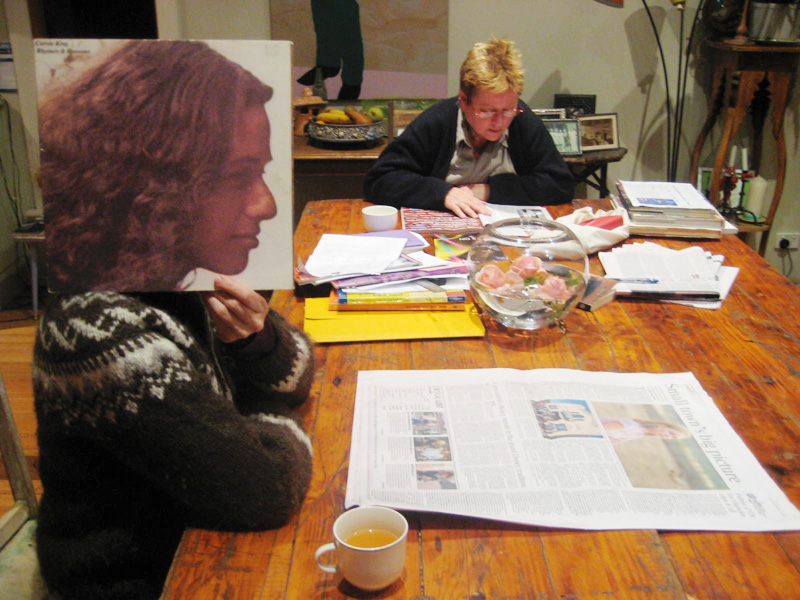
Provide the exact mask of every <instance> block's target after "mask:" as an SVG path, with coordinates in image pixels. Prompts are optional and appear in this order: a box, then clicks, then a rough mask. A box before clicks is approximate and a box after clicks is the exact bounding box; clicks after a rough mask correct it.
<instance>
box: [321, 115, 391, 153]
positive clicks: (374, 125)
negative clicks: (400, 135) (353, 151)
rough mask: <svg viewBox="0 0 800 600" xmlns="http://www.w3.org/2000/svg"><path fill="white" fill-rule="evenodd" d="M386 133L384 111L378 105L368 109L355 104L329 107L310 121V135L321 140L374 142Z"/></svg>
mask: <svg viewBox="0 0 800 600" xmlns="http://www.w3.org/2000/svg"><path fill="white" fill-rule="evenodd" d="M384 135H386V126H385V124H384V118H383V111H382V110H381V109H380V108H379V107H377V106H373V107H371V108H370V109H369V110H368V111H364V110H361V109H360V108H356V107H354V106H346V107H345V108H335V107H328V108H326V109H325V110H323V111H322V112H320V113H319V114H318V115H316V116H315V117H314V118H313V119H311V120H310V121H309V122H308V137H310V138H311V139H312V140H317V141H320V142H336V143H353V142H367V143H373V144H374V143H376V142H377V141H378V139H379V138H381V137H382V136H384Z"/></svg>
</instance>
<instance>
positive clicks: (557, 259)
mask: <svg viewBox="0 0 800 600" xmlns="http://www.w3.org/2000/svg"><path fill="white" fill-rule="evenodd" d="M467 260H468V263H469V283H470V288H471V289H472V296H473V299H474V302H475V304H477V305H478V307H479V308H480V309H481V310H482V311H483V312H484V313H486V314H488V315H489V316H490V317H491V318H492V319H494V320H495V321H497V322H498V323H500V324H502V325H505V326H506V327H511V328H514V329H529V330H530V329H540V328H542V327H548V326H555V325H561V320H562V319H563V318H564V317H565V316H566V315H567V314H568V313H569V312H570V311H571V310H572V309H573V308H575V305H576V304H577V303H578V301H579V300H580V299H581V297H582V296H583V292H584V290H585V289H586V282H587V281H588V278H589V259H588V258H587V256H586V250H585V249H584V247H583V245H582V244H581V242H580V240H578V238H577V237H576V236H575V234H574V233H572V232H571V231H570V230H569V229H568V228H567V227H565V226H564V225H561V224H560V223H556V222H555V221H548V220H544V219H527V218H525V219H506V220H504V221H498V222H496V223H492V224H490V225H487V226H486V227H485V228H484V229H483V231H482V232H481V233H480V235H479V236H478V238H477V240H475V243H474V244H473V245H472V248H471V249H470V251H469V254H468V256H467Z"/></svg>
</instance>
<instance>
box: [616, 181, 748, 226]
mask: <svg viewBox="0 0 800 600" xmlns="http://www.w3.org/2000/svg"><path fill="white" fill-rule="evenodd" d="M617 190H618V191H619V197H612V199H613V201H614V203H615V204H616V205H617V206H621V207H623V208H625V209H627V211H628V216H629V217H630V221H631V233H632V234H635V235H652V236H671V237H690V238H719V237H721V236H722V234H723V233H727V231H726V230H727V229H728V228H730V229H731V230H732V231H731V232H733V233H735V232H736V228H735V227H733V226H731V225H729V224H728V223H727V222H726V221H725V219H723V218H722V215H720V214H719V211H717V209H716V208H714V206H713V205H712V204H711V203H710V202H709V201H708V200H707V199H706V198H705V196H703V194H701V193H700V192H699V191H698V190H697V188H695V187H694V186H693V185H692V184H690V183H672V182H663V181H620V182H618V183H617Z"/></svg>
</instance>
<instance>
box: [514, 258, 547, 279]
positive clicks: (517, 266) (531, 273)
mask: <svg viewBox="0 0 800 600" xmlns="http://www.w3.org/2000/svg"><path fill="white" fill-rule="evenodd" d="M511 270H513V271H516V272H517V273H518V274H519V276H520V277H522V278H523V279H530V278H531V277H536V276H541V275H544V274H545V273H547V271H545V270H544V269H543V268H542V259H541V258H539V257H538V256H530V255H529V254H523V255H522V256H518V257H517V258H516V259H515V260H514V262H513V263H511Z"/></svg>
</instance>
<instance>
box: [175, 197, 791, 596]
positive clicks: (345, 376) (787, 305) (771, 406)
mask: <svg viewBox="0 0 800 600" xmlns="http://www.w3.org/2000/svg"><path fill="white" fill-rule="evenodd" d="M576 204H581V202H580V201H578V202H576ZM362 205H363V203H361V202H360V201H346V200H334V201H326V202H312V203H310V204H309V205H308V206H307V207H306V210H305V212H304V214H303V218H302V221H301V223H300V227H299V228H298V229H297V232H296V234H295V244H296V248H297V252H298V254H299V256H300V257H302V258H306V257H307V256H308V255H309V254H310V252H311V250H312V249H313V247H314V246H315V245H316V243H317V241H318V239H319V237H320V235H321V234H322V233H323V232H337V233H345V232H358V231H362V230H363V229H362V226H361V220H360V215H359V210H360V208H361V206H362ZM569 210H571V207H569V206H568V205H567V206H565V207H553V212H554V213H555V214H556V215H558V214H560V213H563V212H568V211H569ZM663 243H664V244H666V245H668V246H670V247H673V248H682V247H685V246H687V245H688V244H689V242H687V241H678V240H664V241H663ZM699 244H700V245H702V246H704V247H705V248H707V249H709V250H711V251H713V252H715V253H721V254H724V255H725V257H726V264H730V265H734V266H738V267H740V268H741V272H740V274H739V276H738V279H737V280H736V284H735V286H734V288H733V290H732V292H731V294H730V296H729V297H728V298H727V299H726V300H725V302H724V304H723V307H722V308H721V309H719V310H702V309H695V308H690V307H686V306H679V305H669V304H663V305H662V304H653V303H645V302H631V301H628V302H624V301H616V302H612V303H611V304H609V305H607V306H604V307H603V308H602V309H600V310H599V311H597V312H594V313H587V312H583V311H575V312H574V313H572V314H570V315H568V316H567V318H566V320H565V321H566V323H565V324H566V328H567V332H566V333H563V332H561V331H559V330H558V329H548V330H544V331H540V332H538V335H535V336H532V335H530V334H526V335H520V336H508V335H503V334H502V333H501V332H499V331H497V330H494V331H490V332H489V334H488V335H487V336H486V338H479V339H454V340H421V341H396V342H371V343H342V344H326V345H320V346H318V347H317V348H316V358H317V361H318V372H317V376H316V380H315V383H314V386H313V389H312V395H311V399H310V400H309V402H308V403H307V405H306V406H305V407H304V408H303V413H302V414H303V419H304V423H305V427H306V428H307V431H308V432H309V433H310V434H311V435H312V436H313V442H314V447H315V465H314V475H313V480H312V483H311V488H310V490H309V493H308V496H307V498H306V500H305V503H304V505H303V507H302V510H301V512H300V514H298V515H297V516H295V517H294V518H293V519H292V520H291V522H290V523H289V524H288V525H286V526H285V527H283V528H281V529H278V530H276V531H266V532H259V533H220V532H211V531H203V530H188V531H186V533H185V535H184V537H183V540H182V542H181V545H180V548H179V550H178V552H177V554H176V557H175V562H174V564H173V568H172V571H171V573H170V576H169V579H168V581H167V585H166V588H165V591H164V594H163V596H162V598H163V599H164V600H166V599H173V600H174V599H182V600H190V599H191V600H204V599H211V598H226V599H227V600H235V599H241V600H245V599H246V600H256V599H263V600H273V599H276V598H291V599H297V600H312V599H321V598H327V599H335V598H398V599H399V598H403V599H407V600H478V599H481V600H484V599H486V600H488V599H499V598H507V599H530V600H566V599H575V600H594V599H597V600H600V599H609V600H611V599H613V600H624V599H681V600H687V599H696V600H711V599H717V600H722V599H725V600H732V599H742V600H745V599H746V600H758V599H763V600H777V599H781V600H785V599H789V598H797V597H798V595H799V594H800V571H799V570H800V532H797V533H726V532H691V531H689V532H663V533H661V532H657V531H650V530H632V531H628V530H626V531H592V532H587V531H569V530H555V529H545V528H536V527H527V526H520V525H513V524H504V523H497V522H490V521H483V520H479V519H470V518H459V517H455V516H447V515H436V514H421V513H408V516H409V522H410V525H411V532H410V534H409V551H408V558H407V563H406V570H405V573H404V575H403V577H402V579H401V580H399V581H398V582H396V583H395V584H394V585H393V586H392V587H390V588H389V589H387V590H385V591H383V592H380V593H377V594H365V593H362V592H359V591H358V590H355V589H354V588H352V587H351V586H349V585H348V584H347V583H346V582H342V581H340V580H339V579H337V578H335V577H334V576H331V575H327V574H325V573H323V572H322V571H321V570H320V569H319V568H318V567H317V566H316V563H315V560H314V551H315V550H316V548H317V547H318V546H320V545H321V544H323V543H325V542H328V541H330V539H331V527H332V524H333V520H334V519H335V517H336V516H338V515H339V514H340V513H341V512H342V511H343V502H344V494H345V487H346V483H347V466H348V454H349V439H350V434H351V426H352V411H353V402H354V397H355V390H356V376H357V373H358V371H359V370H367V369H475V368H487V367H512V368H518V369H532V368H537V367H566V368H574V369H584V370H595V371H620V372H636V371H644V372H682V371H687V370H688V371H692V372H693V373H694V374H695V376H696V377H697V378H698V379H699V381H700V382H701V384H702V385H703V387H704V388H705V390H706V391H707V392H708V393H709V394H710V395H711V396H712V397H713V398H714V399H715V400H716V402H717V404H718V405H719V407H720V410H721V411H722V412H723V413H724V415H725V417H726V418H727V419H728V420H729V421H730V423H731V424H732V425H733V427H734V428H735V429H736V431H737V432H738V433H739V434H740V435H741V437H742V438H743V439H744V441H745V443H746V444H747V445H748V446H749V448H750V449H751V450H752V451H753V453H754V454H755V455H756V457H757V458H758V459H759V461H760V462H761V464H762V465H763V466H764V467H765V468H766V470H767V471H768V472H769V474H770V475H771V476H772V477H773V478H774V479H775V481H776V482H777V483H778V484H779V485H780V487H781V488H782V489H783V490H784V491H785V492H786V493H787V494H788V496H789V498H790V499H791V500H792V501H793V502H794V503H795V504H796V505H800V400H799V399H798V390H800V358H799V357H798V354H800V353H798V340H799V339H800V320H798V319H797V318H796V315H795V313H794V310H795V309H796V308H797V306H800V291H798V289H797V288H796V287H795V286H794V285H793V284H792V283H791V282H790V281H789V280H788V279H786V278H785V277H783V276H782V275H781V274H780V273H778V272H777V271H775V270H774V269H773V268H772V267H770V266H769V265H768V264H767V263H766V262H765V261H764V260H763V259H762V258H761V257H760V256H758V255H757V254H756V253H755V252H754V251H752V250H751V249H750V248H749V247H748V246H746V245H745V244H744V243H743V242H742V241H741V240H739V239H738V238H737V237H735V236H726V237H725V238H724V239H723V240H719V241H717V240H707V241H702V242H699ZM592 270H593V271H594V272H598V273H599V272H601V269H600V266H599V264H598V263H597V259H596V258H594V259H593V260H592ZM272 306H273V309H274V310H279V311H280V312H281V313H282V314H284V315H286V316H287V317H288V318H289V319H290V321H292V322H293V323H295V324H297V325H301V324H302V320H303V300H302V299H299V298H296V297H294V295H293V293H292V292H290V291H279V292H276V293H275V294H274V296H273V301H272Z"/></svg>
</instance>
